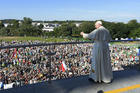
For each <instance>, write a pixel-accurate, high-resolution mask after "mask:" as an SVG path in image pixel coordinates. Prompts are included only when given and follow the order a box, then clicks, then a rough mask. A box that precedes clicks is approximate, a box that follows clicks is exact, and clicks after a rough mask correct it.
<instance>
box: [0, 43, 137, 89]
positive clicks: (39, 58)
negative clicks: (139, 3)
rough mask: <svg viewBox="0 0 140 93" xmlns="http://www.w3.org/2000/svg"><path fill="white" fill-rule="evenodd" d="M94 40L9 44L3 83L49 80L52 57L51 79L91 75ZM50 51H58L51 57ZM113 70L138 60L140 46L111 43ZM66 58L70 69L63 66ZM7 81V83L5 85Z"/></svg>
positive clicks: (1, 60) (0, 54) (1, 63)
mask: <svg viewBox="0 0 140 93" xmlns="http://www.w3.org/2000/svg"><path fill="white" fill-rule="evenodd" d="M37 43H44V42H41V41H28V42H23V41H12V42H5V41H2V42H1V46H8V45H19V44H22V45H26V44H37ZM92 47H93V44H92V43H84V44H66V45H51V46H36V47H26V48H25V47H24V48H9V49H1V50H0V87H1V88H4V89H6V86H8V85H9V86H12V87H17V86H22V85H25V84H33V83H37V82H42V81H48V80H49V73H50V72H49V65H48V64H49V63H50V60H51V76H52V77H51V79H52V80H57V79H63V78H71V77H74V76H81V75H88V74H89V70H90V64H91V60H90V59H91V51H92ZM49 52H55V53H56V54H55V55H52V56H51V59H50V60H49V58H48V55H46V54H47V53H49ZM110 54H111V55H110V56H111V64H112V69H113V71H116V70H124V67H125V66H128V65H135V64H138V61H139V57H138V55H137V47H134V46H126V45H120V44H113V45H110ZM62 62H64V63H65V65H66V66H67V69H66V70H65V71H63V70H62ZM4 85H5V86H4Z"/></svg>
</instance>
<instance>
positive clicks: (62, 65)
mask: <svg viewBox="0 0 140 93" xmlns="http://www.w3.org/2000/svg"><path fill="white" fill-rule="evenodd" d="M61 69H62V71H63V72H65V71H66V70H67V66H66V64H65V61H62V64H61Z"/></svg>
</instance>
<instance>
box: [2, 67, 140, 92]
mask: <svg viewBox="0 0 140 93" xmlns="http://www.w3.org/2000/svg"><path fill="white" fill-rule="evenodd" d="M113 76H114V80H113V82H112V83H111V84H105V83H93V82H90V81H88V76H80V77H74V78H69V79H62V80H54V81H52V83H51V84H49V83H48V82H42V83H37V84H32V85H26V86H22V87H17V88H12V89H7V90H0V93H97V92H98V91H100V90H102V91H104V92H105V93H119V92H118V91H121V90H123V91H122V92H121V93H139V91H140V86H138V85H137V84H140V71H138V70H136V69H129V70H124V71H115V72H113ZM136 86H137V88H136ZM131 87H133V88H131ZM120 88H125V90H124V89H120ZM109 91H110V92H109Z"/></svg>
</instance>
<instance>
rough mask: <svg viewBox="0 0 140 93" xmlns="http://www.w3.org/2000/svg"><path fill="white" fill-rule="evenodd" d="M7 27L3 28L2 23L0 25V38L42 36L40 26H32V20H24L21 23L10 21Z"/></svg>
mask: <svg viewBox="0 0 140 93" xmlns="http://www.w3.org/2000/svg"><path fill="white" fill-rule="evenodd" d="M8 24H9V25H8V26H7V27H4V24H3V22H1V23H0V35H1V36H40V35H42V34H43V32H42V28H43V26H42V25H39V26H37V25H32V19H30V18H26V17H25V18H24V19H23V20H22V21H21V23H19V21H18V20H10V22H8Z"/></svg>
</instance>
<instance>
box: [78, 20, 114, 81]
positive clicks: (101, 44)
mask: <svg viewBox="0 0 140 93" xmlns="http://www.w3.org/2000/svg"><path fill="white" fill-rule="evenodd" d="M95 27H96V29H95V30H94V31H92V32H91V33H89V34H85V33H84V32H81V35H83V37H84V38H89V39H91V40H93V41H94V45H93V50H92V56H91V70H90V75H89V78H90V79H89V80H94V81H95V82H97V81H99V82H101V81H103V82H105V83H110V82H111V81H112V79H113V74H112V67H111V63H110V61H111V59H110V51H109V46H108V42H109V41H110V40H111V36H110V34H109V31H108V30H107V29H106V28H104V27H103V26H102V22H101V21H97V22H96V23H95Z"/></svg>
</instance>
